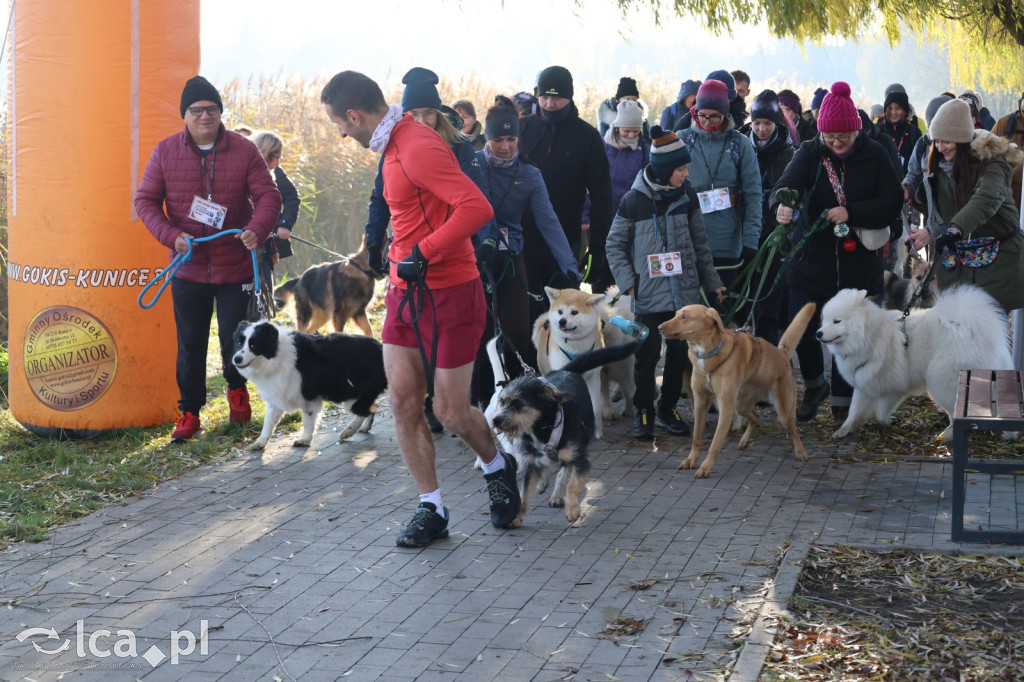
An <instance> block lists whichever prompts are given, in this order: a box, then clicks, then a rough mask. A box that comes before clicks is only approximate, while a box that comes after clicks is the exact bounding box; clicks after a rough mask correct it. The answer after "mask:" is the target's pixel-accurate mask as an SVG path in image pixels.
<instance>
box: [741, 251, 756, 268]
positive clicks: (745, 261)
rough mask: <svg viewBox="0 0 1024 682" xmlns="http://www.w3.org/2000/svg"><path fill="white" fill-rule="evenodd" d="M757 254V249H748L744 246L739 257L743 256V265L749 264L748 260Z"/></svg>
mask: <svg viewBox="0 0 1024 682" xmlns="http://www.w3.org/2000/svg"><path fill="white" fill-rule="evenodd" d="M756 256H757V249H750V248H747V247H746V246H744V247H743V252H742V254H741V258H743V264H744V265H750V262H751V261H752V260H754V258H755V257H756Z"/></svg>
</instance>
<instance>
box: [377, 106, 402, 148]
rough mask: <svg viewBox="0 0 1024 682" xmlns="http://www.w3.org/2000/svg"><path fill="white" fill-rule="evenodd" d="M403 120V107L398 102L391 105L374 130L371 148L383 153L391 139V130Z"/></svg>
mask: <svg viewBox="0 0 1024 682" xmlns="http://www.w3.org/2000/svg"><path fill="white" fill-rule="evenodd" d="M401 120H402V107H401V106H400V105H398V104H392V105H391V106H389V107H388V113H386V114H384V118H382V119H381V121H380V123H378V124H377V128H376V129H375V130H374V131H373V137H371V138H370V149H372V150H373V151H375V152H377V153H378V154H380V153H382V152H383V151H384V149H385V148H386V147H387V146H388V142H389V141H390V140H391V131H392V130H394V128H395V124H396V123H398V122H399V121H401Z"/></svg>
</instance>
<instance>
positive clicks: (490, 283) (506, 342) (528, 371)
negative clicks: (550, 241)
mask: <svg viewBox="0 0 1024 682" xmlns="http://www.w3.org/2000/svg"><path fill="white" fill-rule="evenodd" d="M508 263H509V260H508V259H507V258H506V260H505V268H507V267H508ZM480 270H481V271H482V272H483V274H484V279H485V280H487V287H486V288H487V289H488V291H490V293H491V324H492V325H493V326H494V338H495V339H496V340H497V342H498V343H497V347H498V349H499V352H498V360H499V361H500V362H501V372H502V374H503V375H504V377H505V383H508V381H509V373H508V369H507V368H506V367H505V355H504V353H502V352H500V349H501V348H511V349H512V352H513V353H515V356H516V360H518V361H519V365H520V367H522V369H523V376H532V375H533V374H534V369H533V367H530V365H528V364H526V361H525V360H523V356H522V355H520V354H519V349H518V348H516V345H515V344H514V343H512V340H511V339H509V338H508V336H507V335H506V334H505V330H504V329H502V328H501V322H499V321H498V282H497V281H495V279H494V273H492V272H491V270H490V268H488V267H486V266H484V267H482V268H480ZM502 273H503V274H504V268H502ZM500 279H501V278H499V279H498V281H500Z"/></svg>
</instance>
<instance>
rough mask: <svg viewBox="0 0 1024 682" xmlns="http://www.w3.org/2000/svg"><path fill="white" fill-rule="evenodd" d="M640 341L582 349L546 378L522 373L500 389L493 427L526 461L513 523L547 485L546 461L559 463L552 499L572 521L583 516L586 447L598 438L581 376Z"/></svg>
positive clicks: (587, 465)
mask: <svg viewBox="0 0 1024 682" xmlns="http://www.w3.org/2000/svg"><path fill="white" fill-rule="evenodd" d="M639 347H640V342H639V341H633V342H631V343H626V344H623V345H621V346H611V347H608V348H598V349H596V350H592V351H590V352H587V353H582V354H580V355H579V356H577V357H576V358H575V359H573V360H572V361H570V362H569V363H568V364H567V365H565V366H564V367H562V368H561V369H559V370H555V371H553V372H549V373H548V374H546V375H544V376H537V375H529V376H521V377H519V378H517V379H515V380H513V381H512V382H511V383H509V384H508V385H507V386H505V387H504V388H502V389H501V393H500V394H499V395H498V401H497V410H496V412H495V414H494V416H493V418H492V420H491V421H492V424H493V425H494V428H495V429H496V430H497V431H499V432H501V433H505V434H508V435H509V437H511V438H512V442H513V447H514V449H515V451H514V454H515V456H516V459H518V460H519V462H520V463H521V464H522V465H523V469H524V473H523V482H522V488H521V489H520V496H521V498H522V504H521V506H520V507H519V515H518V516H516V518H515V520H514V521H513V522H512V526H513V527H515V526H519V525H520V524H522V522H523V517H524V516H526V511H527V509H528V508H529V503H530V494H531V493H532V492H533V489H534V487H536V488H537V490H538V492H543V491H544V489H545V488H546V487H547V475H546V474H547V466H546V465H547V463H548V462H551V463H552V464H555V463H557V464H558V465H559V469H558V476H557V478H556V479H555V487H554V490H553V491H552V493H551V498H550V500H549V501H548V503H549V504H550V505H551V506H553V507H563V506H564V507H565V516H566V518H567V519H569V523H570V524H572V523H575V522H576V521H578V520H579V518H580V495H582V493H583V490H584V488H585V487H586V485H587V472H588V471H589V470H590V460H589V459H588V457H587V446H588V445H589V444H590V441H592V440H593V439H594V429H595V424H594V406H593V403H592V402H591V400H590V392H589V391H588V389H587V382H586V381H585V380H584V379H583V377H582V374H583V373H584V372H587V371H589V370H591V369H594V368H596V367H601V366H602V365H606V364H608V363H611V362H616V361H618V360H621V359H623V358H627V357H629V356H630V355H632V354H634V353H635V352H636V349H637V348H639Z"/></svg>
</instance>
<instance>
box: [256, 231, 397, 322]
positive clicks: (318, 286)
mask: <svg viewBox="0 0 1024 682" xmlns="http://www.w3.org/2000/svg"><path fill="white" fill-rule="evenodd" d="M382 278H383V275H378V274H377V273H376V272H374V271H373V270H371V269H370V261H369V257H368V255H367V253H366V249H365V248H364V249H363V250H361V251H360V252H359V253H355V254H352V255H351V256H349V257H348V258H346V259H344V260H339V261H334V262H331V263H321V264H320V265H311V266H310V267H309V268H307V269H306V271H305V272H304V273H302V275H301V276H300V277H296V278H294V279H290V280H288V281H287V282H285V283H284V284H282V285H281V286H279V287H277V288H276V289H275V290H274V294H275V295H277V296H278V297H279V298H280V299H281V300H282V301H283V302H284V303H287V302H288V301H289V300H294V301H295V322H296V327H297V328H298V330H299V331H300V332H303V333H305V334H312V333H313V332H315V331H316V330H318V329H320V328H321V327H323V326H324V325H325V324H327V321H328V320H330V321H331V325H332V326H333V327H334V331H336V332H341V331H344V329H345V323H346V322H348V321H349V320H352V321H353V322H354V323H355V324H356V326H357V327H359V329H360V330H361V331H362V332H363V334H365V335H366V336H373V328H371V327H370V321H369V320H367V319H366V306H367V305H369V303H370V299H372V298H373V289H374V285H375V284H376V282H377V280H379V279H382Z"/></svg>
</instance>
